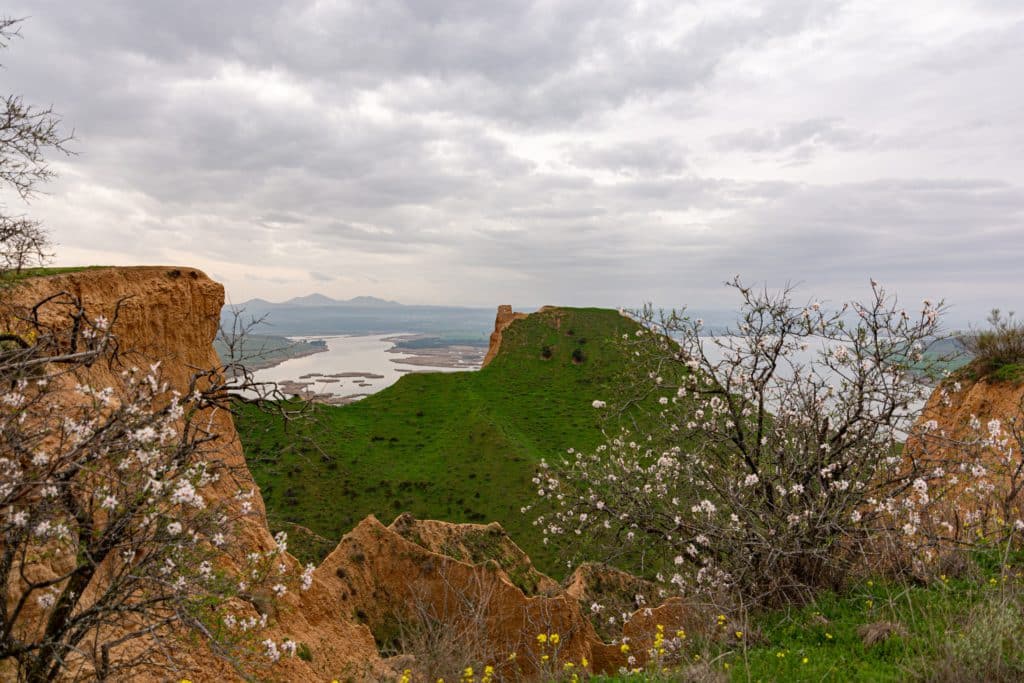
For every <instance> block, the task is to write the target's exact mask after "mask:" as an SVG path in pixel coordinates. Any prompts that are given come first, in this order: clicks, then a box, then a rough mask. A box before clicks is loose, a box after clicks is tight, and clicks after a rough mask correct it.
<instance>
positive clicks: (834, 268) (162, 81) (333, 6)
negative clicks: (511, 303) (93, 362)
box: [0, 0, 1024, 312]
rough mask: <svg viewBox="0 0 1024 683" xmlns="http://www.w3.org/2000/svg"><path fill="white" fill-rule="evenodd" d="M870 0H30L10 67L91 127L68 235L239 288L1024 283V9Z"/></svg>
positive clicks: (20, 85) (81, 251)
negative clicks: (735, 281)
mask: <svg viewBox="0 0 1024 683" xmlns="http://www.w3.org/2000/svg"><path fill="white" fill-rule="evenodd" d="M860 4H861V3H860V2H859V0H848V1H844V2H840V1H838V0H836V1H834V2H832V1H830V2H820V1H819V0H775V1H774V2H769V3H764V2H754V1H753V0H749V2H747V1H744V0H741V1H740V2H737V3H729V4H723V3H717V2H710V1H707V2H705V1H694V2H685V3H679V2H670V1H669V0H655V1H654V2H646V3H638V2H617V1H611V0H598V1H596V2H595V1H594V0H564V1H560V2H541V1H540V0H537V1H536V2H525V1H523V2H502V3H481V2H472V1H469V0H466V1H462V0H459V1H456V2H450V1H445V2H440V1H439V0H438V1H434V0H417V1H415V2H412V1H406V2H402V1H399V0H386V1H384V2H377V3H357V2H349V1H347V0H337V1H334V2H330V1H328V2H313V1H312V0H292V1H291V2H286V3H280V2H269V0H245V2H243V1H242V0H226V1H225V2H218V3H207V2H199V1H198V0H190V1H187V2H179V3H165V2H157V1H156V0H152V1H140V0H108V1H106V2H96V3H87V4H86V3H77V4H69V3H66V2H58V1H57V0H39V1H38V2H33V3H31V5H29V4H28V3H18V2H16V3H15V6H14V7H12V8H10V10H9V11H10V14H12V15H15V16H21V15H31V19H30V20H29V21H28V22H27V23H26V24H25V26H24V31H23V32H24V34H25V39H24V40H22V41H18V42H16V43H15V44H14V45H12V46H11V48H10V49H9V50H7V51H6V52H5V54H3V55H2V58H0V63H3V64H4V65H5V72H4V76H5V78H6V82H7V83H8V85H9V87H10V88H11V91H13V92H19V93H24V94H25V95H26V97H27V98H28V99H30V100H31V101H35V102H41V103H50V102H52V103H53V104H54V105H55V106H56V108H57V109H58V110H59V111H61V112H62V113H63V114H64V116H65V119H66V121H67V122H68V125H73V126H74V127H75V129H76V136H77V138H78V139H77V142H76V144H75V149H76V151H77V152H78V155H77V156H75V157H72V158H70V159H66V160H60V161H59V170H60V171H61V172H62V176H61V178H60V180H59V181H58V182H56V183H55V184H53V185H52V186H51V187H50V188H49V191H50V194H49V195H48V196H47V197H44V198H40V199H39V200H37V201H36V202H35V203H34V204H33V205H32V206H31V207H29V208H30V209H31V210H32V211H33V212H34V213H36V214H37V215H39V216H40V217H41V218H43V219H45V220H46V221H47V224H48V225H49V226H50V227H51V229H52V231H53V232H54V234H55V236H56V238H57V240H58V241H59V242H60V250H61V252H62V253H63V254H66V255H68V256H67V258H72V259H78V260H92V261H102V262H117V263H124V262H132V261H148V262H153V261H161V260H169V259H178V260H181V259H187V260H190V261H192V262H193V263H194V264H195V265H197V266H199V267H205V268H207V269H208V270H210V271H215V272H217V273H220V274H221V275H222V276H223V277H224V278H225V279H226V280H227V284H228V287H229V290H230V291H232V292H233V298H234V299H236V300H242V299H244V298H248V297H250V296H262V297H264V298H269V299H284V298H288V297H290V296H294V295H300V294H306V293H308V292H310V291H313V290H316V289H320V290H321V291H323V292H324V293H326V294H329V295H333V296H337V297H339V298H348V297H350V296H355V295H360V294H374V295H377V296H382V297H385V298H389V299H400V300H406V301H411V302H451V303H466V304H474V305H490V304H493V303H497V302H498V301H499V300H500V301H504V300H507V299H513V300H518V301H522V302H524V303H527V304H537V303H543V302H547V303H554V302H558V303H567V304H604V305H620V304H624V305H635V304H637V303H639V302H640V301H643V300H649V299H650V300H655V301H658V302H661V303H677V304H678V303H686V302H690V303H694V304H695V305H701V304H703V305H720V304H723V303H726V302H725V301H723V300H722V299H721V296H722V288H721V287H719V283H720V282H721V281H722V280H724V279H726V278H727V277H729V276H730V275H732V274H733V273H737V272H738V273H741V274H744V275H748V276H749V277H751V278H759V279H763V280H766V281H768V282H770V283H775V284H781V283H782V282H785V281H787V280H796V281H804V282H806V283H807V287H808V288H809V289H813V290H814V291H816V292H820V293H822V294H825V295H829V296H832V297H834V298H842V297H844V296H846V295H847V293H848V292H849V290H851V289H853V288H856V287H857V286H859V285H861V284H863V282H865V281H866V278H867V277H869V276H874V277H876V278H878V279H881V280H885V281H888V282H890V284H891V285H893V286H894V287H897V288H899V289H901V290H902V291H905V292H906V293H907V295H908V296H915V297H916V296H919V295H928V296H933V297H934V296H942V295H946V296H947V297H952V298H956V299H957V300H958V301H959V303H960V305H961V307H962V309H963V310H965V311H979V312H983V311H984V310H985V309H986V308H987V307H988V306H989V305H990V304H992V303H1000V304H1002V305H1003V306H1008V307H1014V306H1016V307H1017V308H1018V309H1019V308H1021V305H1020V304H1021V303H1024V301H1021V300H1020V296H1021V295H1020V294H1019V292H1021V291H1024V290H1022V289H1021V288H1020V287H1015V288H1011V289H1012V290H1013V291H1016V292H1018V293H1017V294H1015V295H1012V296H1010V297H1009V298H1013V296H1016V297H1017V299H1018V301H1016V302H1014V301H1006V300H1005V298H1006V297H1004V298H1003V299H1002V300H1000V301H995V299H996V298H998V297H999V296H1002V295H1003V294H1004V292H1005V290H1006V289H1007V287H1006V285H1007V283H1013V282H1014V281H1019V275H1018V274H1017V270H1016V269H1015V264H1017V263H1020V261H1021V257H1022V256H1024V254H1022V250H1024V199H1022V192H1024V190H1022V186H1021V181H1020V179H1021V178H1022V177H1024V126H1022V125H1021V123H1020V116H1019V112H1020V111H1021V108H1022V107H1024V93H1022V92H1021V91H1020V90H1019V88H1016V87H1015V83H1016V81H1015V78H1017V77H1019V73H1020V71H1021V69H1022V68H1024V50H1022V49H1021V47H1020V46H1021V45H1022V44H1024V41H1021V40H1020V38H1021V37H1022V35H1024V33H1022V31H1024V28H1022V27H1024V8H1015V7H1011V6H1010V5H1009V4H1008V3H998V2H976V3H974V4H971V5H965V6H957V7H955V8H954V7H951V8H948V10H949V11H948V12H947V13H945V14H942V15H941V16H940V15H934V16H933V15H932V14H929V16H932V20H931V22H930V23H929V24H928V29H927V31H925V30H924V29H923V28H922V27H921V24H920V22H918V21H917V17H919V16H920V15H921V14H923V13H929V12H931V9H932V6H931V4H930V3H927V2H924V0H912V1H911V2H908V3H899V4H898V5H892V6H888V7H886V8H883V9H881V10H879V9H877V8H876V9H872V10H871V11H865V9H864V8H862V7H860ZM19 5H20V6H19Z"/></svg>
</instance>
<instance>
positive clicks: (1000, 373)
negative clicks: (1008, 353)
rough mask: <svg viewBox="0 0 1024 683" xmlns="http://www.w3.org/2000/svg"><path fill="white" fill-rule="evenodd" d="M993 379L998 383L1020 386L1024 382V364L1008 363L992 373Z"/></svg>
mask: <svg viewBox="0 0 1024 683" xmlns="http://www.w3.org/2000/svg"><path fill="white" fill-rule="evenodd" d="M991 378H992V379H993V380H995V381H997V382H1011V383H1013V384H1020V383H1021V382H1024V363H1007V364H1006V365H1002V366H1000V367H998V368H996V370H995V371H994V372H993V373H992V375H991Z"/></svg>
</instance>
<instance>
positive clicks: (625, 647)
mask: <svg viewBox="0 0 1024 683" xmlns="http://www.w3.org/2000/svg"><path fill="white" fill-rule="evenodd" d="M619 652H621V653H622V654H628V653H629V643H623V644H622V645H621V646H619Z"/></svg>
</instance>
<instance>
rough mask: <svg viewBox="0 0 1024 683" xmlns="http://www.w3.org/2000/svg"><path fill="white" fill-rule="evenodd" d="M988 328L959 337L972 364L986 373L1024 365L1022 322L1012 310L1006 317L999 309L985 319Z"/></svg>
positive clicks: (1023, 328) (1023, 327) (1023, 330)
mask: <svg viewBox="0 0 1024 683" xmlns="http://www.w3.org/2000/svg"><path fill="white" fill-rule="evenodd" d="M988 324H989V329H987V330H977V331H973V332H971V333H969V334H966V335H964V336H963V337H962V341H963V343H964V345H965V346H966V347H967V350H968V351H970V352H971V353H972V354H974V359H975V363H976V364H978V365H979V366H981V367H982V368H983V369H985V370H987V371H988V372H994V371H996V370H998V369H999V368H1002V367H1004V366H1007V365H1014V364H1017V363H1024V322H1022V321H1020V320H1017V319H1016V318H1015V317H1014V314H1013V312H1012V311H1011V312H1010V313H1009V314H1008V315H1006V316H1005V317H1004V316H1003V314H1002V313H1001V312H1000V310H999V309H998V308H993V309H992V313H991V314H989V316H988Z"/></svg>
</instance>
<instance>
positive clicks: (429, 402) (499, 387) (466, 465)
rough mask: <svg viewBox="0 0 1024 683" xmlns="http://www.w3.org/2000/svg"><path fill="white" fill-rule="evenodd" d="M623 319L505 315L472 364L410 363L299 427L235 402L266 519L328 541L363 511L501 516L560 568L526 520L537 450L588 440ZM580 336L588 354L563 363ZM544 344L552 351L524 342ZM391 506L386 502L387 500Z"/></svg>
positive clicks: (555, 313) (595, 427)
mask: <svg viewBox="0 0 1024 683" xmlns="http://www.w3.org/2000/svg"><path fill="white" fill-rule="evenodd" d="M636 329H637V326H636V324H635V323H633V322H632V321H630V320H629V319H627V318H625V317H623V316H621V315H619V314H618V313H617V312H615V311H610V310H604V309H565V308H563V309H553V310H549V311H545V312H542V313H537V314H534V315H532V316H530V317H529V318H526V319H524V320H519V321H516V322H515V323H513V324H512V325H511V326H510V327H509V328H508V329H507V330H506V331H505V333H504V335H503V341H502V349H501V353H500V354H498V356H497V357H496V358H495V359H494V360H493V361H492V362H491V363H490V364H489V365H488V366H487V367H486V368H484V369H483V370H481V371H479V372H469V373H444V374H442V373H436V374H417V373H411V374H409V375H407V376H405V377H403V378H402V379H401V380H400V381H399V382H397V383H396V384H395V385H393V386H391V387H389V388H388V389H385V390H384V391H381V392H379V393H377V394H375V395H373V396H370V397H368V398H366V399H364V400H362V401H359V402H357V403H354V404H352V405H348V406H343V407H335V406H317V407H316V410H315V416H314V417H315V419H314V420H313V421H312V422H311V423H309V424H306V425H303V426H299V427H295V426H294V425H293V426H289V429H288V431H285V427H284V425H283V424H282V423H281V422H280V421H279V420H278V419H277V418H275V417H273V416H269V415H266V414H263V413H260V412H259V411H257V410H255V409H254V408H252V407H250V406H240V409H239V414H238V418H237V426H238V431H239V434H240V435H241V439H242V444H243V446H244V449H245V452H246V457H247V459H248V460H249V466H250V469H251V470H252V472H253V474H254V476H255V477H256V481H257V482H258V483H259V485H260V488H261V490H262V493H263V497H264V500H265V502H266V505H267V510H268V515H269V517H270V521H271V528H272V530H274V531H277V530H279V529H285V530H288V527H287V523H295V524H301V525H303V526H305V527H308V528H309V529H311V530H312V531H314V532H315V533H316V534H319V535H320V536H323V537H326V538H328V539H334V540H335V541H336V540H337V539H338V538H340V537H341V536H342V535H343V534H344V533H346V532H347V531H349V530H350V529H351V528H352V527H353V526H354V525H355V524H357V523H358V522H359V521H360V520H362V519H363V518H364V517H365V516H366V515H369V514H374V515H377V516H378V517H379V518H380V519H381V520H382V521H385V522H390V521H391V519H393V518H394V517H395V516H397V514H398V513H400V512H405V511H408V512H411V513H413V514H414V515H415V516H417V517H419V518H421V519H444V520H449V521H453V522H477V523H485V522H491V521H498V522H500V523H501V524H502V525H503V526H504V527H505V529H506V530H507V531H508V532H509V534H510V536H511V537H512V538H513V539H514V540H515V542H516V543H517V544H519V545H520V546H521V547H522V548H523V549H524V550H525V551H526V552H527V553H528V554H529V555H530V556H531V557H532V558H533V560H534V562H535V563H536V564H537V566H538V567H539V568H541V569H542V570H544V571H548V572H554V573H561V572H564V566H562V565H560V563H558V562H557V560H556V557H555V554H554V552H553V551H552V549H550V548H549V547H548V546H545V545H543V543H542V542H541V537H540V534H539V533H538V530H537V529H536V527H534V526H533V525H532V518H531V517H530V516H527V515H523V514H522V513H521V511H520V508H521V507H523V506H525V505H529V504H531V503H534V502H536V487H535V486H534V485H533V483H532V482H531V479H532V477H533V476H534V471H535V467H536V464H537V463H538V462H539V460H540V459H541V458H545V457H546V458H548V459H551V458H554V457H558V456H559V455H560V454H562V453H564V452H565V450H566V449H567V448H569V447H574V448H593V447H595V446H596V445H597V444H598V443H599V442H600V439H601V432H600V424H599V419H600V418H601V417H602V415H601V413H600V411H596V410H594V408H593V407H592V406H591V402H592V401H593V400H594V399H595V398H596V397H599V396H602V395H605V394H606V393H607V392H608V391H610V387H611V386H612V385H613V384H614V382H615V381H616V376H617V373H619V372H621V371H622V369H623V368H624V366H625V365H626V364H627V363H628V357H627V356H625V354H624V352H623V350H622V349H621V348H620V346H619V344H618V342H617V340H619V339H620V338H621V336H622V334H624V333H630V332H632V331H634V330H636ZM569 330H572V331H573V333H574V335H576V336H577V338H578V337H585V338H586V339H587V340H589V341H588V342H587V343H586V348H587V355H586V358H587V362H586V363H579V364H578V363H575V362H574V361H573V352H574V351H575V350H576V349H578V348H579V347H580V345H579V344H578V343H577V342H576V341H575V340H574V339H573V338H572V336H570V335H569V334H568V331H569ZM544 347H548V348H550V349H551V358H550V359H549V360H544V359H542V358H541V357H540V356H539V355H538V353H537V349H543V348H544ZM396 504H397V507H396Z"/></svg>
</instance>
